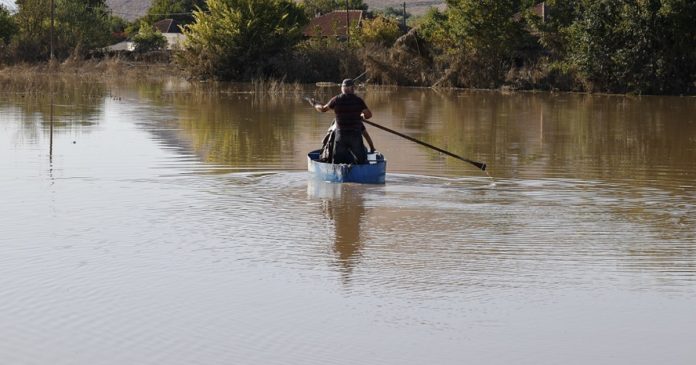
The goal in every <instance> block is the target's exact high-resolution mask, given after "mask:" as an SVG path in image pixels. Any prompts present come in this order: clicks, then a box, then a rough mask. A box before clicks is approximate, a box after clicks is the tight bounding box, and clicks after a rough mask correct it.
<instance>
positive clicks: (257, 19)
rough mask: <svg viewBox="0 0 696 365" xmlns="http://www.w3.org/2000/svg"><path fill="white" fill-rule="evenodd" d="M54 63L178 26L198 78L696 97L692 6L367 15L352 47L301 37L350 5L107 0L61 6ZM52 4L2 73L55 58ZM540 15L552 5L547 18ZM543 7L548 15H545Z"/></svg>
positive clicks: (24, 20) (563, 3)
mask: <svg viewBox="0 0 696 365" xmlns="http://www.w3.org/2000/svg"><path fill="white" fill-rule="evenodd" d="M54 1H55V4H56V7H55V9H56V10H55V14H54V18H55V21H54V41H53V44H54V47H53V48H54V54H55V57H56V58H58V59H59V60H60V59H65V58H68V57H76V58H88V57H95V56H96V55H98V54H99V52H95V50H99V49H103V47H105V46H106V45H108V44H111V43H114V42H116V41H118V40H122V39H126V38H129V39H132V40H135V41H136V45H137V49H139V50H140V51H141V52H147V51H150V50H156V49H158V48H161V47H163V45H164V43H163V38H162V36H161V34H158V33H157V32H156V31H155V30H153V28H152V26H151V25H152V24H153V23H154V22H155V21H157V20H160V19H162V18H174V19H176V20H177V21H178V22H179V23H180V24H181V27H182V32H183V33H184V34H185V35H186V40H185V41H184V43H183V45H182V47H181V48H180V49H178V50H176V51H174V53H173V56H172V62H175V63H176V64H177V65H179V66H180V67H182V68H183V69H184V70H186V71H187V72H188V74H189V75H190V76H191V77H192V78H201V79H204V78H211V79H218V80H236V81H248V80H252V79H259V78H275V79H284V80H287V81H298V82H316V81H335V80H340V79H342V78H344V77H347V76H348V75H357V74H360V73H362V72H363V71H365V70H367V71H368V75H369V77H370V79H371V80H372V81H373V82H376V83H383V84H399V85H414V86H442V87H467V88H501V87H503V88H510V89H547V90H548V89H551V90H556V89H557V90H574V91H591V92H619V93H638V94H694V93H696V2H695V1H693V0H549V1H545V2H543V4H542V3H540V2H538V1H534V0H447V1H446V4H447V6H446V8H445V9H444V10H438V9H436V8H432V9H431V10H430V11H428V12H427V13H426V14H425V15H422V16H419V17H414V16H410V14H407V16H409V17H408V25H409V28H408V29H404V28H403V27H402V26H401V22H402V20H403V19H397V17H400V16H402V14H400V12H399V11H394V10H395V9H387V10H385V11H381V12H377V11H370V10H369V9H368V7H367V5H365V4H364V2H363V1H362V0H349V1H348V3H349V4H348V6H349V8H350V9H360V10H364V11H365V13H366V14H367V15H369V16H367V17H365V18H364V20H363V21H362V22H361V24H359V25H358V24H351V37H349V38H347V39H346V38H345V37H338V38H337V37H332V36H330V35H325V36H320V37H311V38H308V37H306V36H304V34H303V29H304V28H305V27H306V26H307V24H308V23H309V21H310V19H311V18H312V17H314V16H315V15H317V14H323V13H328V12H330V11H332V10H336V9H345V3H346V2H345V1H344V0H304V1H292V0H154V1H153V4H152V6H151V8H150V10H149V12H148V14H147V15H146V16H144V17H143V18H141V19H138V20H136V21H135V22H132V23H129V22H126V21H125V20H123V19H121V18H119V17H118V16H116V15H114V14H111V12H110V10H109V8H108V7H107V5H106V4H105V0H54ZM49 3H50V0H19V1H17V5H18V12H17V13H16V14H10V13H9V12H8V11H7V10H6V9H3V8H1V7H0V63H6V64H11V63H18V62H42V61H45V60H47V59H48V57H49V54H48V53H49V42H50V39H49V37H50V29H49V28H50V17H51V14H50V6H49ZM542 6H543V8H542ZM540 9H543V11H540Z"/></svg>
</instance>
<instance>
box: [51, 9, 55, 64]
mask: <svg viewBox="0 0 696 365" xmlns="http://www.w3.org/2000/svg"><path fill="white" fill-rule="evenodd" d="M53 2H54V0H51V62H53V27H54V24H55V15H56V11H55V4H54V3H53Z"/></svg>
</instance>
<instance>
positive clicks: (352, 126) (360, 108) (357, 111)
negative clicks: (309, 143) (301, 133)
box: [314, 79, 375, 164]
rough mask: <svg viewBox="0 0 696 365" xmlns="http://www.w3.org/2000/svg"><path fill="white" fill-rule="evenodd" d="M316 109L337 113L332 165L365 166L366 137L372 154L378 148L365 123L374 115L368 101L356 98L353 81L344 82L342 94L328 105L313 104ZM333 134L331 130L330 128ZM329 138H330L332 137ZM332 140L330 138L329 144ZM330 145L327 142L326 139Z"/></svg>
mask: <svg viewBox="0 0 696 365" xmlns="http://www.w3.org/2000/svg"><path fill="white" fill-rule="evenodd" d="M314 109H316V110H317V111H319V112H322V113H324V112H327V111H329V109H332V110H333V111H334V113H335V114H336V120H335V121H334V125H333V126H332V128H333V127H335V130H334V131H333V133H334V135H333V137H334V143H333V162H334V163H359V164H360V163H365V162H366V161H367V150H366V149H365V145H364V144H363V140H362V139H363V136H365V139H366V140H367V143H368V144H369V145H370V152H371V153H372V152H374V150H375V147H374V145H373V144H372V139H371V138H370V135H369V134H368V133H367V130H366V129H365V125H364V124H363V122H362V120H363V118H364V119H370V118H372V112H371V111H370V109H369V108H368V107H367V104H365V101H363V99H361V98H360V97H359V96H357V95H355V92H354V83H353V80H352V79H345V80H343V82H342V83H341V94H339V95H336V96H334V97H333V98H331V100H329V102H328V103H326V105H321V104H319V103H316V102H315V103H314ZM329 133H331V129H329ZM329 136H330V134H329V135H327V137H329ZM330 139H331V138H329V139H328V141H330ZM324 141H325V142H327V139H326V138H325V139H324Z"/></svg>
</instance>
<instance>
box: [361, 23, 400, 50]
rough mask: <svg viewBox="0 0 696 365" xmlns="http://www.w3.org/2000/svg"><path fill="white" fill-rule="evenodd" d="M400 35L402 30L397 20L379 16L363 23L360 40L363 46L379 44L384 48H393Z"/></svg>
mask: <svg viewBox="0 0 696 365" xmlns="http://www.w3.org/2000/svg"><path fill="white" fill-rule="evenodd" d="M400 35H401V29H400V28H399V23H397V21H396V19H394V18H385V17H383V16H377V17H375V18H373V19H365V20H364V21H363V23H362V27H360V31H359V33H358V38H359V39H360V42H361V43H362V44H365V43H379V44H382V45H384V46H391V45H392V44H394V41H396V39H397V38H399V36H400Z"/></svg>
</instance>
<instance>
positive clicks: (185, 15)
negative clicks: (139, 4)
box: [146, 0, 207, 24]
mask: <svg viewBox="0 0 696 365" xmlns="http://www.w3.org/2000/svg"><path fill="white" fill-rule="evenodd" d="M196 9H203V10H206V9H207V7H206V1H205V0H153V1H152V5H150V9H149V10H148V11H147V16H146V19H147V21H148V22H149V23H151V24H153V23H155V22H157V21H159V20H162V19H174V20H176V21H177V22H178V23H179V24H189V23H191V22H193V11H194V10H196Z"/></svg>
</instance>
